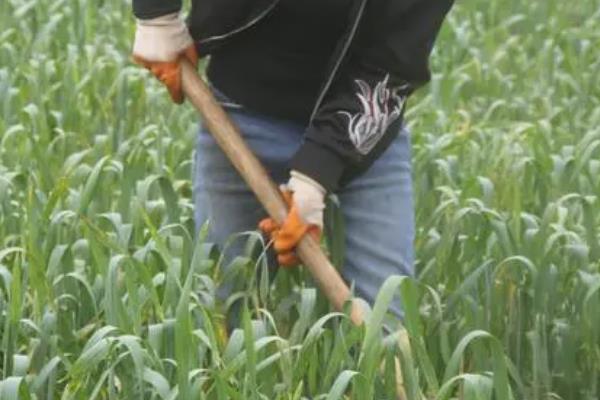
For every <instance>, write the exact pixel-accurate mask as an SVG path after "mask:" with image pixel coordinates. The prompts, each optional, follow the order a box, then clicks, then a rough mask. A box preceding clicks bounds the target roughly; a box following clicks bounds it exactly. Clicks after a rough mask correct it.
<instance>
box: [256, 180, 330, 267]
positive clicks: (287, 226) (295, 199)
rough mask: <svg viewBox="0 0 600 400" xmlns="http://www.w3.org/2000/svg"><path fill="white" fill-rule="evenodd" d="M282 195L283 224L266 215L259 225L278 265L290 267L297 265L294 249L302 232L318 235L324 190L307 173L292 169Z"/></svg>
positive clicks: (315, 236)
mask: <svg viewBox="0 0 600 400" xmlns="http://www.w3.org/2000/svg"><path fill="white" fill-rule="evenodd" d="M282 194H283V197H284V198H285V201H286V202H287V203H288V207H289V213H288V216H287V218H286V219H285V221H284V222H283V224H281V225H279V224H277V223H276V222H275V220H273V219H272V218H266V219H264V220H262V221H261V222H260V223H259V225H258V227H259V229H260V230H261V231H263V232H264V233H266V234H267V235H269V236H270V237H271V239H272V240H273V243H274V244H273V247H274V249H275V251H276V252H277V261H278V262H279V264H280V265H281V266H283V267H291V266H294V265H297V264H298V258H297V256H296V254H295V253H294V249H295V248H296V246H297V245H298V243H299V242H300V240H301V239H302V238H303V237H304V235H305V234H307V233H308V234H310V235H312V236H313V237H314V238H315V239H316V240H319V239H320V238H321V231H322V229H323V210H324V209H325V189H324V188H323V187H322V186H321V185H320V184H319V183H318V182H316V181H314V180H313V179H311V178H309V177H308V176H306V175H303V174H301V173H300V172H297V171H292V172H291V177H290V180H289V181H288V183H287V185H284V186H283V188H282Z"/></svg>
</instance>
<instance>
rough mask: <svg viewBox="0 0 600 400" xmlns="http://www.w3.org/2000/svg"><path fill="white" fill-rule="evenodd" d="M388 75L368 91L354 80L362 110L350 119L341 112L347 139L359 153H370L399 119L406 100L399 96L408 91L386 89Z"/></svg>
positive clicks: (365, 85) (348, 114)
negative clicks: (345, 125) (346, 128)
mask: <svg viewBox="0 0 600 400" xmlns="http://www.w3.org/2000/svg"><path fill="white" fill-rule="evenodd" d="M389 79H390V76H389V75H386V77H385V78H384V79H383V80H382V81H381V82H379V83H377V85H376V86H375V88H374V89H373V88H371V87H370V86H369V84H368V83H367V82H365V81H363V80H362V79H357V80H355V82H356V85H357V86H358V88H359V92H357V93H356V97H357V98H358V100H359V101H360V104H361V106H362V110H361V111H360V112H357V113H356V114H354V115H352V114H351V113H349V112H347V111H340V113H341V114H343V115H345V116H346V117H348V135H349V136H350V140H352V143H353V144H354V147H356V150H358V152H359V153H361V154H363V155H365V154H367V153H369V152H370V151H371V150H373V148H374V147H375V145H376V144H377V142H378V141H379V139H381V137H382V136H383V135H384V134H385V132H386V131H387V129H388V127H389V126H390V125H391V124H393V123H394V121H396V120H397V119H398V118H400V116H401V115H402V108H403V107H404V103H405V102H406V96H402V95H400V94H399V92H400V91H402V90H404V89H406V88H407V86H408V85H404V86H401V87H398V88H388V87H387V85H388V81H389Z"/></svg>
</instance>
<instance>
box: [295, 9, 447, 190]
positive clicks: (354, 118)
mask: <svg viewBox="0 0 600 400" xmlns="http://www.w3.org/2000/svg"><path fill="white" fill-rule="evenodd" d="M452 3H453V0H408V1H400V0H379V1H370V2H367V4H368V5H367V6H366V8H365V9H364V10H363V14H362V17H361V18H362V20H361V21H360V23H359V28H358V32H357V33H356V36H355V38H354V40H353V41H352V44H351V46H350V48H349V49H348V52H347V54H346V56H345V59H344V61H343V63H342V65H341V66H340V67H339V70H338V72H337V73H336V74H335V77H334V80H333V81H332V82H330V85H329V87H328V88H327V89H326V91H325V96H324V97H323V98H322V100H321V101H320V102H319V105H318V107H317V109H316V110H315V112H314V114H313V117H312V119H311V123H310V125H309V127H308V128H307V131H306V133H305V140H304V143H303V145H302V146H301V147H300V149H299V150H298V152H297V153H296V154H295V155H294V157H293V159H292V162H291V168H292V169H296V170H298V171H300V172H302V173H304V174H306V175H308V176H310V177H312V178H313V179H315V180H317V181H318V182H319V183H321V184H322V185H323V186H324V187H325V188H326V189H327V190H329V191H332V190H336V189H338V188H339V187H341V186H343V185H345V184H346V183H347V182H348V181H349V180H350V179H352V178H353V177H354V176H356V175H357V174H359V173H361V172H364V171H365V170H366V169H368V167H369V166H370V165H371V164H372V163H373V161H374V160H375V159H376V158H377V157H379V155H380V154H381V153H382V152H383V151H384V150H385V149H386V148H387V147H388V146H389V144H390V143H391V142H392V141H393V140H394V138H395V137H396V136H397V134H398V132H399V131H400V128H401V126H402V118H403V114H404V106H405V104H406V99H407V98H408V96H409V95H410V94H411V93H412V92H413V91H414V90H415V89H416V88H418V87H419V86H421V85H423V84H425V83H426V82H427V81H429V79H430V72H429V63H428V59H429V55H430V53H431V50H432V47H433V44H434V41H435V38H436V37H437V34H438V31H439V29H440V26H441V24H442V22H443V20H444V18H445V15H446V14H447V12H448V11H449V9H450V7H451V6H452Z"/></svg>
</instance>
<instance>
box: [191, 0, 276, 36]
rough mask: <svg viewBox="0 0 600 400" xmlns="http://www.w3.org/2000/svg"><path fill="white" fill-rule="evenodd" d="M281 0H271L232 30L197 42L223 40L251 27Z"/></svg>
mask: <svg viewBox="0 0 600 400" xmlns="http://www.w3.org/2000/svg"><path fill="white" fill-rule="evenodd" d="M280 1H281V0H273V2H272V3H271V4H270V5H269V6H268V7H267V8H265V9H264V10H263V11H262V12H261V13H260V14H258V15H257V16H256V17H254V18H253V19H251V20H250V21H249V22H247V23H246V24H245V25H243V26H241V27H239V28H236V29H234V30H232V31H229V32H227V33H224V34H222V35H217V36H211V37H209V38H206V39H204V40H202V41H201V42H199V44H204V43H207V42H214V41H218V40H224V39H227V38H229V37H231V36H233V35H236V34H238V33H240V32H243V31H245V30H246V29H248V28H251V27H253V26H254V25H256V24H257V23H258V22H260V21H261V20H262V19H263V18H265V17H266V16H267V15H269V14H270V13H271V11H273V9H274V8H275V6H276V5H277V4H278V3H279V2H280Z"/></svg>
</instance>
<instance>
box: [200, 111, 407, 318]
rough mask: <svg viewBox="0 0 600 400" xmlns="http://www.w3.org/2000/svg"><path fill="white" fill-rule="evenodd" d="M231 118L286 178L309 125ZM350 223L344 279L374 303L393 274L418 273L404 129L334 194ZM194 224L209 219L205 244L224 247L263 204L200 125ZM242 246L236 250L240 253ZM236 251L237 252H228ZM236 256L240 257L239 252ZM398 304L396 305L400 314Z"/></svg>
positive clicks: (236, 114)
mask: <svg viewBox="0 0 600 400" xmlns="http://www.w3.org/2000/svg"><path fill="white" fill-rule="evenodd" d="M228 111H229V115H230V117H231V118H232V119H233V121H234V122H235V123H236V124H237V126H238V127H239V128H240V130H241V132H242V135H243V136H244V138H245V140H246V142H247V143H248V145H249V146H250V148H251V149H252V150H253V152H254V153H255V154H256V155H257V157H258V158H259V159H260V160H261V161H262V163H263V164H264V165H265V167H266V169H267V170H268V171H269V173H270V174H271V176H272V178H273V179H274V180H275V182H277V183H285V182H287V179H288V173H289V172H288V169H287V168H288V161H289V160H290V159H291V158H292V155H293V154H294V153H295V152H296V150H297V149H298V147H299V146H300V145H301V143H302V138H303V132H304V129H305V128H304V126H302V125H301V124H297V123H294V122H290V121H284V120H280V119H275V118H270V117H267V116H264V115H259V114H255V113H251V112H249V111H247V110H243V109H230V110H228ZM336 194H337V196H338V200H339V204H340V209H341V213H342V216H343V219H344V225H345V249H346V250H345V251H346V254H345V257H344V258H345V261H344V265H343V266H342V268H341V274H342V277H343V278H344V279H345V280H346V282H347V283H348V284H349V285H353V286H354V294H355V296H357V297H360V298H362V299H364V300H366V301H367V302H369V303H370V304H371V305H372V304H373V301H374V300H375V297H376V295H377V292H378V290H379V288H380V286H381V285H382V283H383V282H384V281H385V279H386V278H388V277H389V276H390V275H394V274H396V275H413V237H414V211H413V200H412V178H411V157H410V135H409V134H408V132H407V131H406V130H402V131H401V132H400V134H399V135H398V137H397V138H396V139H395V140H394V141H393V143H392V144H391V146H390V147H389V148H388V149H387V150H386V151H385V152H384V153H383V154H382V155H381V157H380V158H378V159H377V160H376V161H375V163H374V164H373V165H372V166H371V168H369V169H368V171H367V172H366V173H364V174H363V175H360V176H359V177H357V178H355V179H354V180H353V181H351V182H350V183H349V184H348V185H347V186H346V187H345V188H343V189H342V190H340V191H339V192H338V193H336ZM194 197H195V199H194V201H195V219H196V225H197V226H201V225H202V224H204V223H205V222H206V221H207V220H208V221H209V231H208V241H210V242H212V243H215V244H217V245H221V246H222V245H224V244H225V242H226V241H227V239H228V238H230V237H231V235H232V234H234V233H237V232H245V231H252V230H256V226H257V224H258V221H260V220H261V219H262V218H264V217H265V216H266V215H265V212H264V210H263V208H262V206H261V205H260V204H259V202H258V201H257V200H256V198H255V197H254V195H253V193H252V192H251V191H250V189H248V187H247V185H246V184H245V183H244V182H243V180H242V179H241V177H240V176H239V175H238V173H237V171H236V170H235V169H234V168H233V166H232V165H231V163H230V162H229V161H228V160H227V158H226V157H225V155H224V154H223V153H222V152H221V150H220V149H219V147H218V145H217V144H216V142H215V141H214V140H213V138H212V137H211V135H210V134H209V133H208V132H207V131H206V129H205V128H204V127H201V129H200V132H199V135H198V139H197V150H196V157H195V171H194ZM241 246H242V244H240V246H239V247H237V248H236V247H235V246H234V247H233V250H234V252H235V251H239V253H241V252H242V247H241ZM229 250H232V249H229ZM239 253H238V254H239ZM400 308H401V306H400V304H399V302H396V303H394V304H393V305H392V306H391V310H390V311H392V312H393V313H394V314H396V315H397V316H401V315H402V312H401V310H400Z"/></svg>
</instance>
